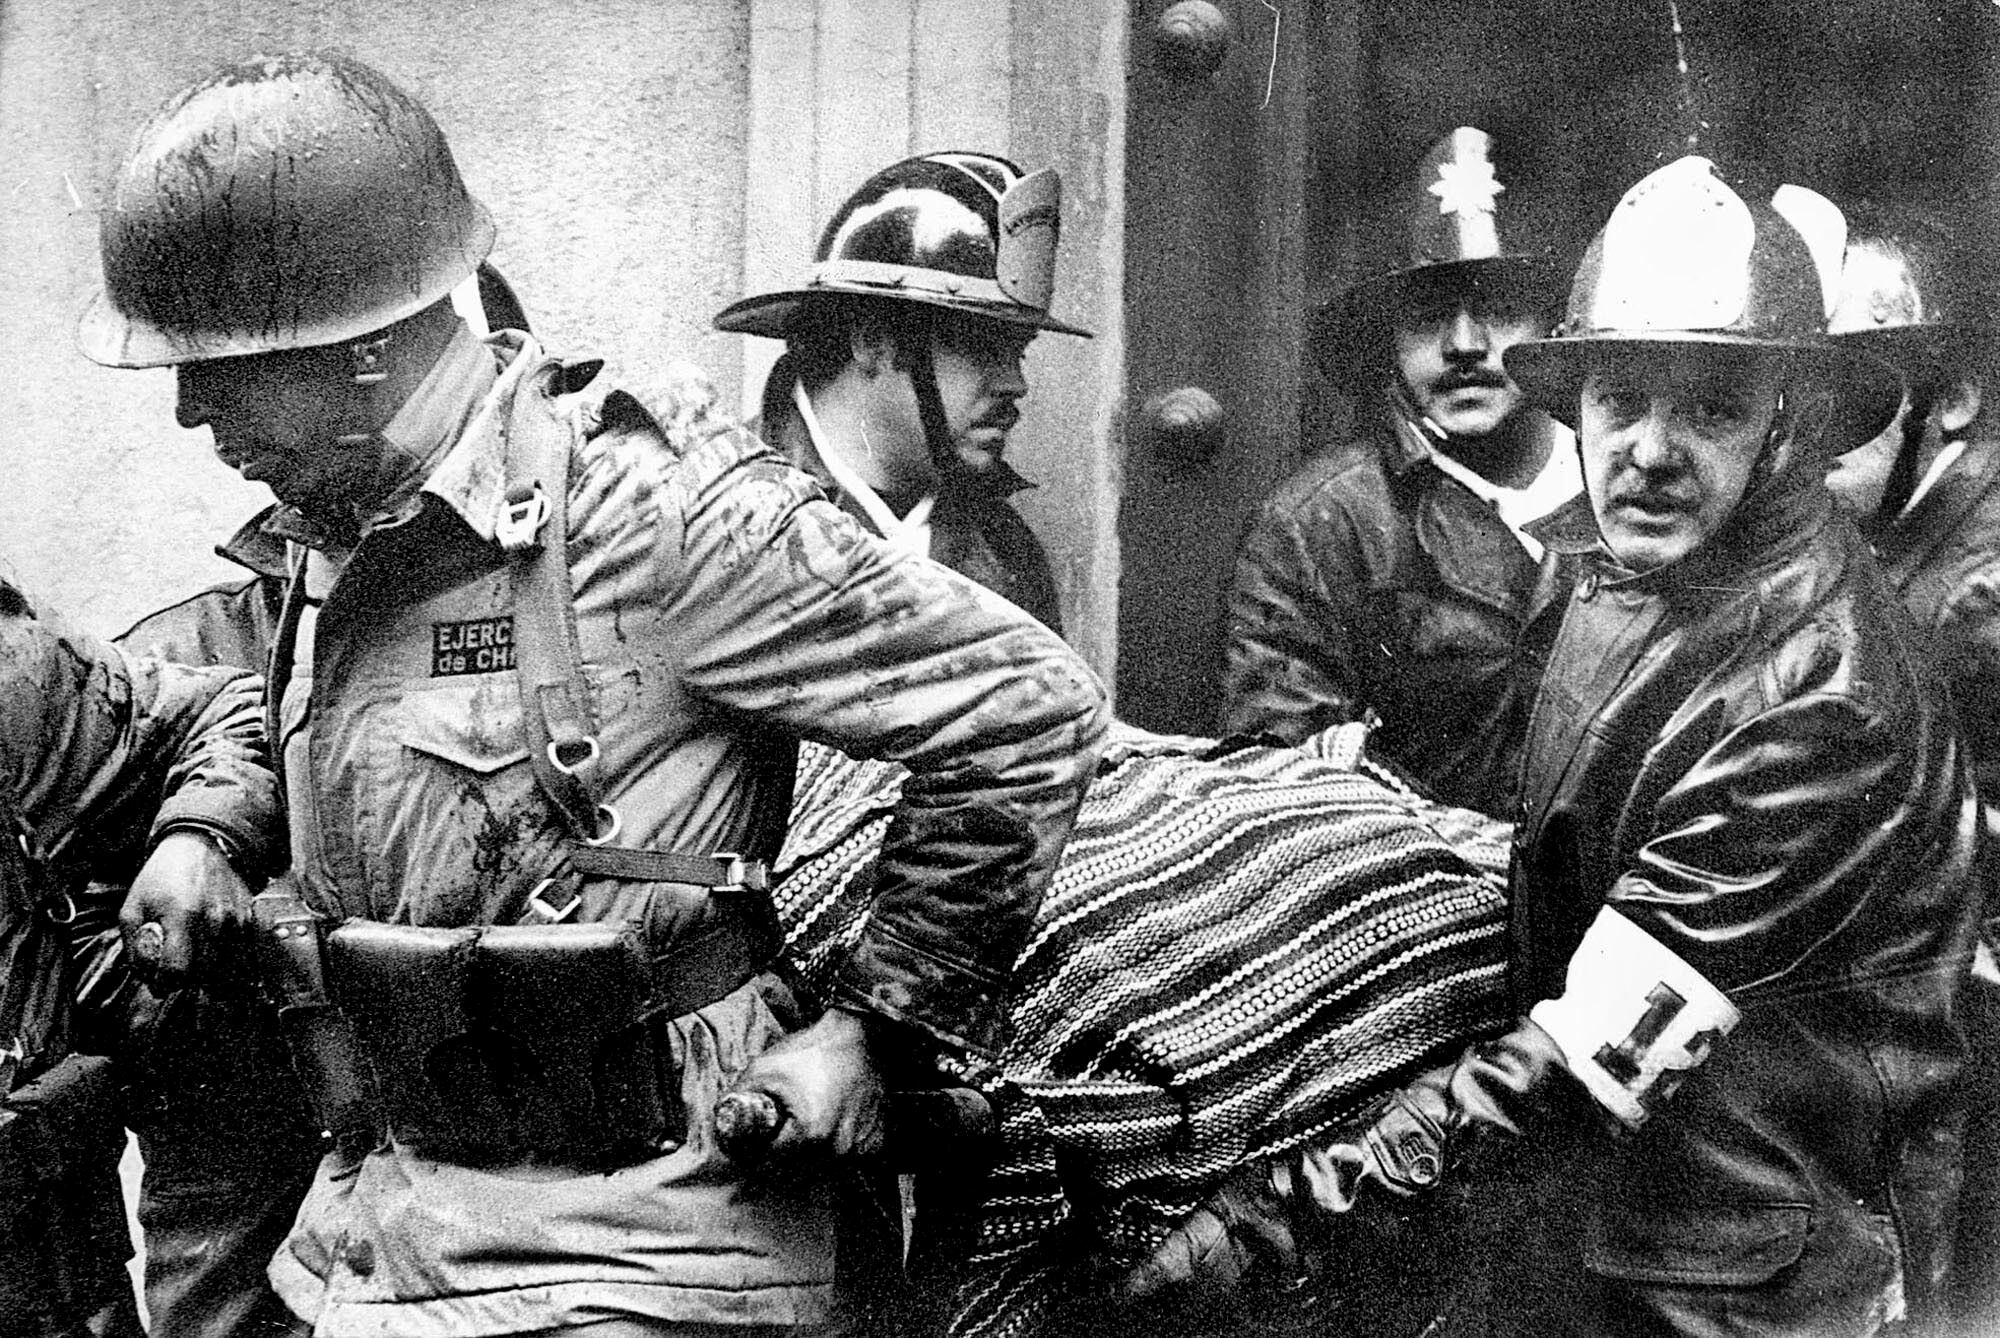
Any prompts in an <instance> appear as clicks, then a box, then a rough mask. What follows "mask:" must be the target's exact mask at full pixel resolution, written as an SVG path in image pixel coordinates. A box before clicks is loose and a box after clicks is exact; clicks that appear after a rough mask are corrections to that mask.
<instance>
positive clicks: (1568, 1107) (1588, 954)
mask: <svg viewBox="0 0 2000 1338" xmlns="http://www.w3.org/2000/svg"><path fill="white" fill-rule="evenodd" d="M1741 1016H1742V1014H1741V1013H1740V1012H1739V1011H1738V1010H1737V1008H1736V1006H1735V1005H1734V1004H1732V1003H1731V1002H1730V1001H1729V999H1728V997H1727V996H1725V995H1724V994H1723V992H1722V991H1721V990H1719V989H1717V988H1716V986H1715V985H1714V984H1712V983H1711V982H1709V981H1708V980H1706V979H1705V978H1703V977H1702V975H1701V974H1700V973H1699V972H1698V971H1696V970H1695V968H1694V967H1693V966H1692V965H1690V964H1689V963H1687V962H1685V961H1683V960H1682V959H1681V958H1680V957H1679V956H1677V955H1676V954H1675V953H1674V952H1673V950H1672V949H1671V948H1669V947H1668V946H1667V945H1666V944H1665V943H1663V942H1662V941H1661V940H1659V939H1657V938H1655V937H1653V936H1652V935H1651V934H1649V933H1648V932H1647V931H1646V930H1645V929H1643V928H1641V927H1640V926H1639V925H1638V924H1637V923H1636V922H1634V921H1633V920H1630V919H1628V918H1626V916H1625V915H1624V914H1623V913H1622V912H1620V911H1619V910H1618V909H1616V908H1615V907H1612V906H1603V907H1600V908H1599V909H1598V913H1597V918H1596V919H1595V920H1593V921H1592V922H1591V925H1590V928H1589V929H1588V930H1586V931H1585V933H1584V935H1583V940H1582V942H1581V943H1579V944H1578V945H1577V948H1576V950H1575V952H1574V953H1572V954H1571V956H1570V959H1569V965H1568V969H1567V972H1566V975H1565V980H1564V987H1563V993H1562V994H1561V996H1560V997H1558V998H1554V999H1544V1000H1542V1001H1541V1002H1540V1003H1537V1004H1536V1005H1535V1006H1534V1008H1533V1010H1531V1012H1530V1014H1529V1016H1528V1017H1526V1018H1523V1019H1522V1020H1521V1022H1520V1023H1519V1025H1517V1026H1516V1027H1515V1028H1514V1030H1512V1031H1510V1032H1508V1033H1507V1034H1506V1035H1505V1036H1502V1037H1500V1038H1499V1039H1498V1040H1493V1041H1486V1042H1483V1043H1481V1044H1479V1045H1475V1046H1473V1047H1472V1048H1471V1049H1469V1050H1467V1051H1466V1052H1465V1053H1464V1054H1463V1055H1461V1056H1460V1057H1459V1060H1458V1062H1457V1063H1456V1064H1450V1065H1447V1066H1445V1067H1444V1068H1440V1069H1433V1070H1432V1071H1431V1072H1429V1073H1426V1074H1425V1075H1424V1076H1423V1077H1421V1078H1419V1079H1417V1080H1416V1081H1415V1082H1414V1083H1411V1084H1410V1085H1409V1086H1408V1087H1406V1088H1404V1089H1403V1090H1402V1091H1400V1092H1395V1093H1392V1094H1390V1096H1389V1097H1387V1098H1386V1099H1385V1100H1384V1101H1383V1102H1382V1103H1381V1104H1380V1105H1379V1106H1377V1107H1376V1109H1375V1111H1374V1112H1373V1114H1371V1115H1370V1116H1369V1117H1367V1118H1366V1119H1364V1120H1362V1121H1361V1122H1360V1123H1359V1124H1356V1125H1351V1126H1349V1127H1348V1128H1347V1129H1346V1130H1345V1131H1343V1132H1342V1133H1341V1134H1339V1135H1337V1136H1336V1137H1335V1138H1333V1139H1332V1140H1331V1141H1330V1142H1327V1143H1325V1144H1322V1145H1321V1146H1318V1147H1309V1148H1305V1149H1302V1150H1300V1151H1296V1152H1291V1153H1287V1154H1285V1156H1283V1157H1281V1158H1278V1159H1276V1160H1274V1161H1273V1162H1272V1163H1271V1164H1270V1166H1269V1169H1268V1171H1267V1172H1264V1174H1265V1175H1266V1176H1267V1178H1268V1180H1269V1181H1270V1186H1271V1191H1270V1194H1271V1199H1272V1200H1274V1201H1275V1203H1276V1204H1277V1205H1279V1206H1280V1207H1282V1208H1283V1209H1285V1210H1287V1211H1289V1212H1290V1213H1291V1219H1290V1226H1291V1227H1292V1232H1293V1235H1294V1237H1297V1236H1298V1235H1299V1234H1300V1233H1299V1226H1300V1224H1301V1223H1309V1224H1310V1230H1309V1231H1308V1232H1307V1233H1306V1234H1307V1235H1309V1236H1312V1237H1315V1238H1326V1239H1331V1238H1333V1237H1334V1236H1335V1235H1336V1234H1338V1235H1339V1236H1340V1237H1342V1238H1343V1239H1342V1241H1341V1243H1342V1244H1343V1245H1351V1244H1353V1243H1354V1242H1353V1241H1352V1240H1351V1238H1352V1237H1357V1236H1358V1237H1360V1239H1361V1241H1362V1242H1363V1244H1364V1246H1365V1243H1366V1241H1367V1240H1368V1239H1369V1237H1370V1236H1371V1234H1374V1233H1378V1232H1382V1231H1385V1230H1386V1231H1394V1230H1396V1229H1398V1218H1399V1216H1400V1209H1401V1208H1403V1207H1408V1206H1411V1205H1412V1204H1413V1203H1414V1202H1415V1201H1418V1200H1421V1199H1423V1198H1426V1197H1429V1195H1430V1194H1431V1192H1432V1191H1433V1190H1434V1188H1435V1187H1436V1186H1437V1185H1438V1184H1439V1183H1440V1182H1441V1181H1443V1180H1444V1179H1445V1176H1446V1173H1447V1172H1448V1171H1449V1172H1452V1174H1453V1177H1454V1178H1458V1177H1459V1176H1460V1174H1461V1173H1462V1170H1463V1168H1464V1167H1465V1166H1466V1164H1467V1163H1469V1162H1476V1161H1481V1160H1488V1159H1491V1158H1492V1157H1493V1156H1494V1155H1496V1154H1499V1153H1501V1152H1503V1151H1504V1150H1506V1149H1507V1148H1509V1147H1510V1146H1511V1145H1513V1144H1514V1143H1516V1142H1518V1141H1519V1140H1520V1138H1521V1137H1522V1135H1523V1134H1525V1133H1527V1132H1529V1131H1530V1130H1531V1129H1534V1128H1538V1127H1541V1126H1544V1125H1551V1124H1560V1123H1582V1122H1584V1121H1586V1120H1589V1119H1592V1118H1595V1116H1596V1114H1597V1113H1598V1112H1602V1114H1603V1115H1605V1116H1608V1117H1610V1118H1611V1119H1613V1120H1616V1121H1617V1123H1618V1125H1620V1126H1622V1127H1623V1128H1625V1129H1627V1130H1632V1129H1637V1128H1639V1127H1640V1126H1642V1125H1643V1124H1644V1123H1645V1122H1646V1120H1647V1119H1648V1118H1650V1116H1651V1114H1652V1112H1653V1110H1654V1109H1655V1108H1656V1107H1657V1106H1659V1105H1661V1104H1662V1103H1664V1102H1665V1101H1667V1100H1668V1099H1669V1098H1670V1097H1671V1096H1672V1095H1673V1092H1674V1089H1675V1088H1676V1087H1678V1086H1679V1085H1680V1083H1681V1081H1682V1080H1683V1079H1684V1078H1685V1077H1686V1076H1687V1075H1688V1074H1689V1073H1690V1072H1692V1071H1693V1070H1694V1069H1695V1068H1697V1067H1698V1066H1700V1065H1701V1064H1702V1063H1703V1062H1704V1061H1706V1059H1707V1058H1708V1054H1709V1051H1710V1048H1711V1047H1712V1046H1713V1044H1714V1043H1715V1042H1716V1041H1717V1040H1719V1039H1721V1038H1722V1037H1724V1036H1726V1035H1728V1033H1729V1031H1730V1030H1731V1029H1732V1028H1733V1027H1735V1025H1736V1024H1737V1022H1738V1021H1739V1020H1740V1018H1741ZM1279 1220H1281V1214H1279V1213H1277V1212H1273V1211H1272V1210H1271V1204H1270V1203H1269V1202H1267V1201H1265V1200H1264V1199H1261V1198H1258V1197H1256V1196H1255V1195H1251V1196H1249V1197H1247V1198H1246V1197H1245V1186H1244V1185H1243V1184H1241V1183H1238V1182H1236V1181H1232V1182H1231V1183H1230V1184H1227V1185H1225V1186H1224V1187H1223V1189H1222V1191H1221V1192H1220V1193H1218V1194H1217V1196H1216V1198H1215V1199H1213V1200H1211V1201H1210V1202H1209V1203H1208V1204H1207V1205H1205V1206H1204V1208H1202V1209H1201V1210H1199V1211H1197V1212H1196V1213H1195V1215H1194V1216H1193V1217H1192V1218H1190V1219H1189V1220H1188V1221H1187V1222H1186V1223H1184V1224H1182V1225H1181V1226H1180V1227H1179V1228H1177V1229H1176V1230H1175V1231H1174V1232H1173V1233H1172V1234H1170V1235H1169V1236H1168V1237H1167V1239H1166V1240H1165V1241H1163V1242H1162V1243H1161V1245H1160V1247H1159V1249H1157V1250H1155V1251H1154V1253H1153V1256H1152V1258H1151V1259H1149V1260H1147V1261H1146V1262H1145V1263H1143V1264H1141V1265H1140V1266H1139V1267H1138V1268H1137V1269H1135V1270H1134V1271H1133V1272H1132V1273H1131V1274H1130V1275H1129V1276H1128V1277H1127V1279H1126V1290H1127V1292H1128V1293H1129V1294H1131V1295H1139V1296H1143V1295H1149V1294H1151V1293H1153V1292H1157V1291H1160V1290H1161V1289H1163V1288H1166V1287H1173V1286H1188V1285H1195V1286H1215V1285H1233V1280H1232V1279H1231V1277H1230V1271H1231V1269H1232V1268H1234V1269H1235V1270H1236V1271H1237V1272H1240V1271H1241V1265H1242V1263H1243V1262H1244V1261H1245V1260H1246V1259H1248V1258H1251V1257H1253V1256H1254V1254H1255V1247H1256V1244H1257V1243H1258V1242H1259V1241H1266V1242H1268V1241H1269V1240H1271V1239H1273V1238H1275V1226H1274V1225H1273V1224H1274V1223H1275V1222H1277V1221H1279ZM1218 1235H1220V1236H1221V1237H1226V1238H1227V1243H1226V1245H1225V1242H1224V1241H1222V1240H1219V1239H1217V1237H1218ZM1351 1252H1352V1251H1345V1250H1344V1251H1343V1253H1351ZM1295 1253H1296V1252H1294V1254H1295ZM1287 1262H1290V1263H1291V1264H1292V1265H1293V1266H1294V1267H1297V1266H1298V1264H1297V1261H1296V1259H1288V1261H1287ZM1345 1262H1346V1261H1345V1260H1344V1259H1343V1263H1345ZM1313 1267H1314V1265H1313V1263H1312V1261H1307V1262H1306V1265H1305V1269H1306V1272H1307V1273H1308V1274H1310V1272H1311V1270H1312V1268H1313Z"/></svg>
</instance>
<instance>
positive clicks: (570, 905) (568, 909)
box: [528, 878, 583, 925]
mask: <svg viewBox="0 0 2000 1338" xmlns="http://www.w3.org/2000/svg"><path fill="white" fill-rule="evenodd" d="M555 881H556V880H555V879H553V878H544V879H542V881H541V882H539V883H536V884H535V890H534V891H532V892H530V893H529V894H528V911H529V913H530V914H532V915H533V916H534V917H535V919H536V920H538V921H540V922H541V923H543V924H551V925H553V924H561V923H562V922H563V921H564V920H567V919H569V917H570V916H572V915H574V914H576V908H577V907H578V906H581V905H582V904H583V893H581V892H572V893H570V897H569V900H568V901H567V902H565V903H564V904H563V905H562V907H561V908H560V909H558V908H557V907H555V906H551V905H550V904H549V902H548V899H547V898H546V897H544V896H543V895H542V893H544V892H546V891H548V890H549V889H550V888H551V887H553V886H554V885H555Z"/></svg>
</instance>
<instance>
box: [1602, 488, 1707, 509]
mask: <svg viewBox="0 0 2000 1338" xmlns="http://www.w3.org/2000/svg"><path fill="white" fill-rule="evenodd" d="M1694 501H1695V499H1694V498H1693V497H1691V496H1689V495H1688V494H1687V493H1686V492H1685V491H1683V490H1682V489H1679V488H1675V487H1671V486H1663V485H1647V484H1636V485H1627V486H1625V487H1619V488H1613V489H1612V490H1611V504H1612V505H1613V506H1637V507H1641V508H1644V509H1646V510H1652V511H1682V510H1686V509H1687V508H1688V507H1691V506H1693V505H1694Z"/></svg>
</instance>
